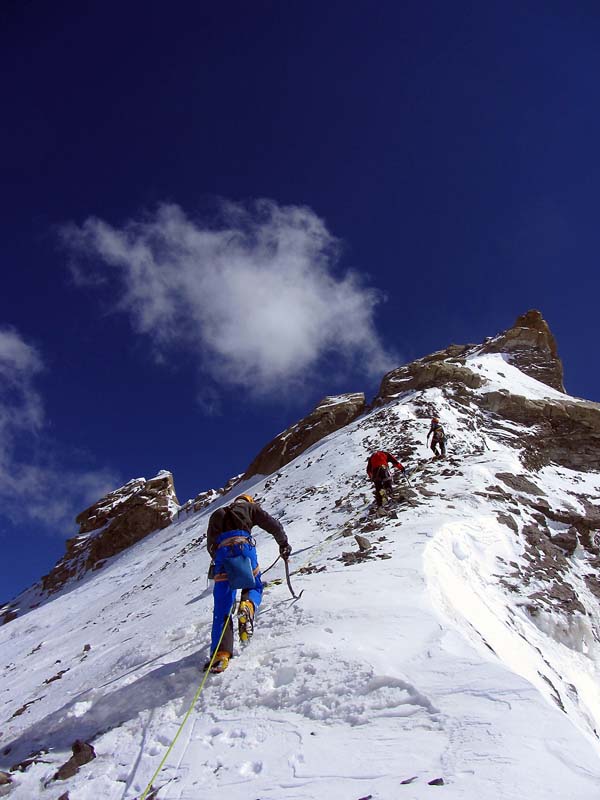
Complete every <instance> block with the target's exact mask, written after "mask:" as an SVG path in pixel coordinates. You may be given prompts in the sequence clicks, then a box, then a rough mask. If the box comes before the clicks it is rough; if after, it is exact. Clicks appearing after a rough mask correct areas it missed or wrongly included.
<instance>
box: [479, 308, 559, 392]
mask: <svg viewBox="0 0 600 800" xmlns="http://www.w3.org/2000/svg"><path fill="white" fill-rule="evenodd" d="M480 352H482V353H506V354H507V355H508V356H509V358H510V361H511V363H513V364H514V365H515V367H518V369H520V370H521V372H524V373H525V374H526V375H529V376H530V377H531V378H535V379H536V380H538V381H541V382H542V383H545V384H546V385H547V386H551V387H552V388H553V389H557V390H558V391H559V392H564V391H565V387H564V384H563V365H562V361H561V360H560V358H559V357H558V350H557V347H556V340H555V338H554V336H553V335H552V332H551V331H550V328H549V327H548V323H547V322H546V320H545V319H544V318H543V317H542V315H541V313H540V312H539V311H536V310H535V309H534V310H531V311H528V312H527V313H526V314H522V315H521V316H520V317H519V318H518V319H517V321H516V322H515V324H514V325H513V326H512V328H508V330H506V331H504V332H503V333H500V334H499V335H498V336H494V337H493V338H492V339H489V340H487V341H486V342H484V344H483V347H482V348H481V350H480Z"/></svg>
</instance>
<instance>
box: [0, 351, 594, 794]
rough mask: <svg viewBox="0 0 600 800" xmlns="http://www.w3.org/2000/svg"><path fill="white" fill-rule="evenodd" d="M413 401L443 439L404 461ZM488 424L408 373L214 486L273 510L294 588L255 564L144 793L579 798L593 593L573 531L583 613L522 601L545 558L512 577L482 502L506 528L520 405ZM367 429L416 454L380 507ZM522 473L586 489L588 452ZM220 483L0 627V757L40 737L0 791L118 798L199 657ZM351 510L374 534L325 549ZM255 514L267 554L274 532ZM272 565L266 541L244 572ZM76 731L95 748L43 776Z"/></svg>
mask: <svg viewBox="0 0 600 800" xmlns="http://www.w3.org/2000/svg"><path fill="white" fill-rule="evenodd" d="M468 366H469V367H470V368H472V369H475V370H478V371H479V372H481V374H482V375H483V376H484V377H485V378H486V379H487V380H488V382H489V383H488V384H486V386H485V387H482V388H481V389H479V390H477V391H479V392H484V391H490V390H492V389H495V388H499V387H500V388H503V389H508V390H509V391H513V392H515V393H518V394H522V395H525V396H530V397H534V398H539V397H551V396H553V395H554V394H559V393H557V392H554V390H552V389H549V388H548V387H546V386H544V385H543V384H540V383H538V382H537V381H535V380H533V379H532V378H528V377H527V376H525V375H524V374H523V373H521V372H519V371H518V370H516V368H514V367H513V366H511V365H510V364H508V363H507V362H506V361H505V360H504V359H503V358H502V357H501V356H500V357H499V356H498V355H487V356H476V357H473V358H472V359H471V360H470V362H469V364H468ZM560 397H561V398H564V395H560ZM431 408H435V409H436V411H437V413H438V415H439V416H440V417H441V419H442V422H443V423H444V426H445V428H446V431H447V432H449V433H450V434H451V438H450V441H449V456H450V457H449V458H448V459H446V460H445V461H440V462H429V461H426V460H425V459H426V458H427V451H426V448H425V437H426V434H427V429H428V416H429V415H430V413H431V412H430V411H427V409H431ZM498 433H499V432H498V430H497V423H495V422H494V421H493V420H492V419H491V417H490V415H486V414H484V413H483V412H481V411H480V410H479V409H477V408H475V407H473V408H468V407H465V405H464V404H459V403H456V402H454V400H453V398H452V393H451V392H446V391H444V390H442V389H428V390H426V391H421V392H408V393H405V394H403V395H399V396H398V399H397V400H396V401H395V402H393V403H391V404H389V405H386V406H383V407H381V408H378V409H375V410H373V411H371V412H370V413H369V414H367V415H365V416H363V417H361V418H359V419H358V420H356V421H355V422H354V423H352V424H351V425H348V426H347V427H345V428H343V429H342V430H340V431H338V432H337V433H334V434H332V435H330V436H329V437H327V438H326V439H324V440H322V441H321V442H319V443H318V444H316V445H315V446H313V447H312V448H311V449H310V450H308V451H306V452H305V453H303V454H302V455H301V456H299V457H298V458H297V459H296V460H295V461H293V462H292V463H291V464H288V465H287V466H286V467H285V468H283V469H282V470H281V471H280V472H278V473H276V474H275V475H272V476H268V477H265V478H261V479H252V481H250V482H248V483H246V484H244V485H239V486H237V487H236V494H237V493H240V492H242V491H252V492H253V493H254V494H256V495H257V496H258V497H259V498H260V499H261V501H262V503H263V505H264V507H265V508H266V509H267V510H268V511H270V512H271V513H273V514H274V515H275V516H277V517H279V518H280V519H281V521H282V523H283V525H284V526H285V529H286V531H287V532H288V535H289V538H290V542H291V544H292V545H293V548H294V554H293V556H292V559H291V562H290V563H291V567H292V570H293V575H292V581H293V585H294V588H295V590H296V591H297V592H298V591H300V590H304V593H303V595H302V597H301V599H300V600H299V601H297V602H292V600H291V598H290V595H289V592H288V589H287V586H286V584H285V581H283V582H279V581H277V582H275V583H272V584H271V585H270V586H269V588H268V590H267V591H266V592H265V596H264V602H263V606H262V607H261V612H260V615H259V617H258V619H257V626H256V633H255V636H254V639H253V641H252V642H251V644H250V645H249V646H248V647H247V648H246V649H245V650H244V651H243V653H241V654H240V653H238V655H239V657H236V658H235V659H234V660H233V661H232V664H231V667H230V669H229V670H227V672H225V673H223V674H222V675H220V676H210V677H209V679H208V681H207V684H206V687H205V689H204V691H203V693H202V694H201V695H200V698H199V700H198V702H197V703H196V705H195V708H194V710H193V712H192V714H191V717H190V719H189V721H188V723H187V725H186V727H185V728H184V730H183V732H182V734H181V736H180V738H179V740H178V742H177V744H176V746H175V748H174V750H173V752H172V753H171V754H170V756H169V758H168V760H167V764H166V766H165V768H164V769H163V771H162V772H161V774H160V776H159V778H158V780H157V781H156V783H155V786H158V787H160V789H159V792H158V795H157V797H158V798H160V800H176V799H177V800H199V799H202V798H209V797H214V796H215V795H216V793H217V792H223V793H224V794H223V796H225V797H227V798H228V800H238V799H239V800H242V798H243V800H248V798H260V800H281V798H286V800H316V799H317V798H329V800H359V798H366V797H372V798H373V799H374V800H388V799H389V800H392V799H394V800H395V798H407V800H418V799H420V798H429V797H431V796H432V793H433V794H435V793H436V792H439V793H441V795H442V796H443V797H445V798H447V800H455V798H464V799H465V800H467V799H468V800H471V798H473V799H474V798H477V800H482V798H483V799H484V800H487V798H490V800H491V799H492V798H494V800H504V799H505V798H506V800H509V799H510V800H512V799H513V798H522V797H528V798H534V799H535V800H546V798H557V799H558V798H560V800H565V799H568V798H579V799H580V800H588V799H589V800H592V798H594V800H597V798H598V796H599V792H600V746H599V742H598V736H597V734H596V733H595V731H596V730H600V727H599V726H600V691H599V688H598V687H599V681H598V665H599V659H600V654H599V650H598V641H599V636H598V632H599V631H600V616H599V610H598V601H597V600H596V599H595V598H594V596H593V595H592V594H591V593H590V592H589V590H588V589H587V587H586V585H585V582H584V581H583V579H581V576H580V575H579V573H578V570H579V571H583V570H584V569H586V568H587V567H586V554H585V553H583V552H578V551H576V552H575V553H574V554H573V559H572V571H573V574H572V576H571V584H572V585H574V586H575V591H577V592H578V596H580V597H581V598H582V602H584V604H585V607H586V609H587V612H588V613H586V614H581V613H580V614H572V615H570V616H567V615H565V614H561V613H560V611H559V610H557V611H552V610H551V609H550V610H546V611H542V612H540V613H536V614H535V615H532V614H530V613H528V609H529V608H530V603H531V600H530V598H531V597H532V596H533V595H534V594H535V592H536V591H543V589H544V586H543V580H540V581H539V582H538V583H537V584H536V582H535V581H533V582H531V583H530V584H528V585H527V586H516V587H513V590H511V588H510V582H511V575H514V569H515V565H522V566H523V567H526V566H527V553H526V550H525V546H524V542H523V539H522V537H521V536H520V534H518V533H517V532H516V531H515V530H513V528H511V527H509V526H508V525H507V524H505V523H503V522H501V521H499V514H505V515H507V514H508V515H512V516H513V517H514V519H515V521H516V523H517V524H516V525H515V527H517V528H518V527H519V526H520V525H521V524H522V523H523V522H524V521H527V520H530V517H529V516H528V515H529V514H530V509H529V508H528V507H527V505H526V504H525V502H524V498H522V497H520V496H519V494H518V493H514V495H513V497H512V499H511V501H510V505H509V506H508V507H507V504H506V503H504V504H503V503H502V502H501V500H499V499H497V498H495V497H494V496H493V493H491V492H490V491H489V485H490V483H497V478H496V477H495V476H496V474H497V473H510V472H512V473H519V474H524V473H525V472H526V471H525V470H524V468H523V466H522V465H521V463H520V462H519V460H518V445H519V434H520V431H519V426H518V425H515V424H509V423H506V422H504V423H502V426H501V432H500V433H501V435H498ZM379 446H381V447H385V448H386V449H389V450H391V451H392V452H394V453H396V454H398V455H400V457H401V458H402V457H403V455H404V453H406V452H412V456H411V458H410V459H409V460H408V464H409V466H410V465H417V466H419V470H418V471H417V472H415V473H414V475H413V477H412V479H411V482H412V483H413V485H414V488H415V490H416V492H415V494H414V495H412V496H411V497H410V503H408V502H406V503H403V504H401V505H399V506H397V507H396V508H394V509H392V511H390V512H389V513H388V514H386V515H385V516H377V515H374V514H372V513H370V512H371V511H372V508H371V499H372V498H371V491H370V487H369V485H368V483H367V482H366V480H365V475H364V469H365V463H366V458H367V456H368V454H369V453H370V452H371V451H372V450H373V449H374V448H377V447H379ZM531 479H532V480H535V483H536V484H537V486H539V487H540V488H541V489H542V490H543V491H544V492H545V493H546V496H547V498H548V499H549V500H550V501H551V504H553V505H554V506H555V507H559V506H566V505H568V506H569V507H571V508H577V507H578V500H577V497H576V496H575V494H573V493H572V490H573V489H574V488H575V487H576V489H577V492H578V493H582V492H583V493H586V494H588V495H589V496H595V497H598V495H599V494H600V476H599V475H598V474H597V473H579V472H574V471H568V470H564V469H561V470H558V469H556V468H554V467H546V468H545V469H544V470H543V471H541V472H539V473H536V474H535V475H531ZM401 483H402V482H401V481H398V486H400V485H401ZM476 492H480V494H476ZM227 500H228V498H227V497H225V498H219V499H218V501H216V502H215V503H213V505H211V506H210V508H208V509H206V510H204V511H202V512H200V513H197V514H189V515H187V516H182V517H181V518H180V519H179V520H178V521H176V522H175V523H174V524H172V525H171V526H170V527H168V528H166V529H164V530H162V531H158V532H156V533H155V534H152V535H151V536H149V537H148V538H146V539H145V540H143V541H142V542H140V543H138V544H137V545H135V546H134V547H132V548H131V549H130V550H128V551H126V552H124V553H122V554H120V555H119V556H117V557H115V558H114V559H112V560H111V561H110V562H109V563H108V564H107V565H106V566H105V567H104V568H103V569H102V570H101V571H99V572H97V573H93V574H91V575H89V576H88V577H87V578H86V579H85V580H84V581H82V582H81V583H80V584H78V585H75V586H74V588H72V589H70V590H65V591H63V592H62V593H61V594H60V595H58V596H56V597H54V598H53V599H52V600H51V601H50V602H48V603H46V604H45V605H41V606H40V607H39V608H37V609H35V610H33V611H31V612H30V613H28V614H26V615H25V616H23V617H21V618H19V619H17V620H15V621H14V622H11V623H10V624H8V625H5V626H4V627H2V628H0V652H1V653H2V663H3V666H2V671H1V675H2V680H1V684H0V686H1V689H0V711H1V719H2V722H1V734H0V748H1V749H2V756H1V760H0V768H2V769H8V768H9V767H10V766H11V765H14V764H16V763H18V762H20V761H22V760H23V759H24V758H26V757H27V756H28V755H30V754H31V753H32V752H34V751H36V750H47V751H48V752H46V753H45V754H43V755H42V756H41V757H40V758H41V759H42V760H41V761H38V762H37V763H34V764H32V765H31V766H29V767H28V768H27V769H26V771H24V772H15V773H13V775H12V777H13V781H14V782H13V784H12V789H11V793H10V795H9V796H10V797H11V798H12V800H25V799H27V800H31V798H40V800H58V798H60V797H61V795H63V793H64V792H66V791H67V790H68V793H69V800H92V798H94V800H96V799H97V798H102V800H133V798H134V797H139V795H140V794H141V792H142V791H143V790H144V788H145V787H146V784H147V782H148V781H149V780H150V778H151V776H152V774H153V772H154V770H155V768H156V766H157V765H158V763H159V762H160V760H161V758H162V756H163V754H164V753H165V750H166V748H167V747H168V745H169V743H170V742H171V740H172V738H173V736H174V735H175V733H176V731H177V728H178V725H179V724H180V722H181V720H182V718H183V716H184V714H185V712H186V710H187V708H188V706H189V704H190V702H191V700H192V698H193V696H194V693H195V691H196V688H197V686H198V684H199V682H200V680H201V678H202V674H201V672H200V668H201V665H202V664H203V662H204V660H205V658H206V656H207V654H208V639H209V629H210V622H211V615H212V598H211V594H210V587H209V586H207V581H206V572H207V568H208V563H209V559H208V556H207V553H206V551H205V549H204V534H205V531H206V524H207V519H208V516H209V514H210V513H211V512H212V511H213V510H214V509H215V508H216V507H217V506H218V504H220V503H225V502H227ZM579 505H580V504H579ZM580 510H581V511H582V512H583V511H584V509H583V508H581V509H580ZM557 526H558V524H557ZM558 527H559V526H558ZM356 533H360V534H362V535H364V536H367V537H368V538H369V539H370V541H371V542H372V544H373V548H372V550H371V551H369V552H368V553H367V554H366V556H365V557H363V558H362V559H361V558H358V559H357V558H355V556H348V555H347V556H345V557H344V556H343V554H344V553H346V554H348V553H353V554H355V553H356V552H357V546H356V543H355V541H354V538H353V534H356ZM255 534H256V535H257V542H258V550H259V556H260V561H261V563H262V564H263V566H266V565H268V564H270V563H271V562H272V561H273V560H274V559H275V558H276V556H277V546H276V544H275V542H274V540H273V539H272V538H271V537H270V536H269V535H268V534H266V533H263V532H258V531H257V530H255ZM346 561H348V562H354V563H348V564H346V563H345V562H346ZM582 574H583V573H582ZM282 575H283V570H282V566H281V562H279V563H278V564H277V565H276V566H275V567H274V568H273V569H272V570H271V572H270V573H268V575H267V576H266V580H271V581H273V580H274V579H281V577H282ZM578 581H579V582H578ZM586 592H587V594H586ZM75 739H84V740H86V741H89V742H91V743H92V744H93V746H94V748H95V751H96V754H97V758H96V759H95V760H94V761H92V762H91V763H89V764H88V765H86V766H84V767H82V769H81V770H80V771H79V773H78V774H77V775H76V776H75V777H74V778H72V779H70V780H68V781H66V782H60V781H59V782H52V781H50V779H51V778H52V776H53V775H54V773H55V772H56V769H57V768H58V767H59V766H60V765H61V764H62V763H64V762H65V761H66V760H67V758H68V757H69V756H70V753H71V750H70V746H71V744H72V743H73V741H74V740H75ZM438 778H442V779H443V781H444V785H438V786H435V785H429V782H430V781H432V780H435V779H438Z"/></svg>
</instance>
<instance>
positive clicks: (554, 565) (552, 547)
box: [522, 525, 586, 616]
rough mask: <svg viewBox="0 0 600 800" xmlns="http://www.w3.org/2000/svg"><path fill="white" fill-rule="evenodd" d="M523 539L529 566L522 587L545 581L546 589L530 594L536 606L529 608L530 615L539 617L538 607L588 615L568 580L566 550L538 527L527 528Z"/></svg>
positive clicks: (528, 526) (529, 526) (524, 573)
mask: <svg viewBox="0 0 600 800" xmlns="http://www.w3.org/2000/svg"><path fill="white" fill-rule="evenodd" d="M523 536H524V539H525V544H526V548H525V552H524V554H523V558H524V559H525V560H526V561H527V562H528V565H527V568H526V569H525V570H524V572H523V573H522V585H523V586H525V587H526V586H528V585H529V584H531V583H532V582H535V583H540V582H541V583H542V584H543V586H544V588H543V590H538V591H536V592H534V593H532V594H531V595H529V599H530V600H531V601H534V603H535V605H533V606H530V607H528V611H529V613H530V614H531V615H532V616H535V613H536V606H539V607H545V608H547V609H549V610H558V609H559V610H561V611H563V612H565V613H567V614H573V613H574V612H576V611H578V612H580V613H582V614H585V613H586V612H585V608H584V606H583V604H582V603H581V601H580V599H579V598H578V596H577V594H576V592H575V590H574V589H573V587H572V586H571V585H570V584H569V583H567V581H566V576H567V575H568V573H569V562H568V560H567V557H566V555H565V553H564V552H563V550H562V549H561V548H560V547H558V546H557V545H556V544H554V542H553V541H552V540H551V539H549V538H548V536H547V535H545V533H544V532H543V531H540V530H539V529H538V528H537V527H536V526H535V525H525V526H524V527H523Z"/></svg>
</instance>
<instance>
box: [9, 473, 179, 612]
mask: <svg viewBox="0 0 600 800" xmlns="http://www.w3.org/2000/svg"><path fill="white" fill-rule="evenodd" d="M178 509H179V502H178V500H177V495H176V494H175V486H174V483H173V475H172V474H171V473H170V472H167V471H166V470H161V471H160V472H159V473H158V475H157V476H156V477H155V478H152V479H150V480H146V479H145V478H134V479H133V480H131V481H129V482H128V483H126V484H125V485H124V486H121V487H120V488H119V489H115V490H114V491H112V492H110V493H109V494H107V495H106V496H105V497H103V498H101V499H100V500H98V501H97V502H96V503H94V504H93V505H92V506H90V507H89V508H87V509H86V510H85V511H82V512H81V514H79V516H78V517H77V519H76V522H77V524H78V525H79V533H78V534H77V536H74V537H72V538H71V539H67V542H66V552H65V554H64V556H63V557H62V558H61V559H60V561H58V563H57V564H56V565H55V566H54V567H53V568H52V569H51V570H50V572H49V573H48V574H47V575H44V576H43V577H42V579H41V581H40V584H39V585H37V586H34V587H32V589H29V590H27V591H26V592H24V593H23V594H22V595H19V597H17V598H16V599H15V600H14V601H12V602H10V603H7V604H6V605H4V606H3V607H2V608H1V609H0V614H1V619H2V621H3V622H4V623H6V622H11V621H12V620H13V619H15V618H16V617H17V616H18V615H19V614H20V613H22V612H23V611H26V610H29V608H32V607H35V605H37V604H39V603H40V602H41V601H42V600H44V599H46V598H47V597H48V595H51V594H53V593H55V592H58V591H59V590H60V589H62V588H63V587H64V586H65V585H66V584H67V583H68V582H69V581H72V580H75V579H78V578H81V577H83V576H84V575H85V574H86V573H88V572H89V571H91V570H97V569H100V568H101V567H102V566H103V564H104V563H105V562H106V561H107V559H109V558H111V557H112V556H115V555H117V554H118V553H120V552H122V551H123V550H126V549H127V548H128V547H131V546H132V545H133V544H135V543H136V542H139V541H140V540H141V539H144V538H145V537H146V536H148V534H149V533H152V532H153V531H156V530H159V529H161V528H165V527H166V526H167V525H170V524H171V522H172V520H173V518H174V516H175V514H176V513H177V510H178Z"/></svg>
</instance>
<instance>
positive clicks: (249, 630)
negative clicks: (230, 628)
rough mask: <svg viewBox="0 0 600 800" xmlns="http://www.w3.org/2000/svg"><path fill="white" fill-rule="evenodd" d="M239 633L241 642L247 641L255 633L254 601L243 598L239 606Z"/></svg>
mask: <svg viewBox="0 0 600 800" xmlns="http://www.w3.org/2000/svg"><path fill="white" fill-rule="evenodd" d="M238 633H239V635H240V642H247V641H249V640H250V637H251V636H252V634H253V633H254V603H253V602H252V600H242V601H241V602H240V607H239V608H238Z"/></svg>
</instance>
